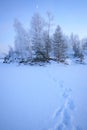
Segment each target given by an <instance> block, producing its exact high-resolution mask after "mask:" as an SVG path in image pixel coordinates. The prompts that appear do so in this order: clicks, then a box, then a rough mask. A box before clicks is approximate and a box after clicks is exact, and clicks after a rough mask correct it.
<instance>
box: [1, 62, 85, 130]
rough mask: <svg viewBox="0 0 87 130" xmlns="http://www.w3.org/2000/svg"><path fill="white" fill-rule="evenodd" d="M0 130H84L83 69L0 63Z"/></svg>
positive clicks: (76, 65) (50, 65)
mask: <svg viewBox="0 0 87 130" xmlns="http://www.w3.org/2000/svg"><path fill="white" fill-rule="evenodd" d="M0 130H87V65H81V64H71V65H62V64H57V63H52V64H48V65H45V66H28V65H21V66H19V65H16V64H2V63H0Z"/></svg>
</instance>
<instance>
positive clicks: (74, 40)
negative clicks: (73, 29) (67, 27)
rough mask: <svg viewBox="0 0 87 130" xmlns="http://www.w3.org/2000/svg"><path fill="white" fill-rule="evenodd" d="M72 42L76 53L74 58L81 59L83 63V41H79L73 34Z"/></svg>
mask: <svg viewBox="0 0 87 130" xmlns="http://www.w3.org/2000/svg"><path fill="white" fill-rule="evenodd" d="M70 40H71V44H72V49H73V52H74V57H76V58H79V61H80V62H83V59H84V54H83V47H82V45H81V41H80V40H79V37H78V35H73V34H71V38H70Z"/></svg>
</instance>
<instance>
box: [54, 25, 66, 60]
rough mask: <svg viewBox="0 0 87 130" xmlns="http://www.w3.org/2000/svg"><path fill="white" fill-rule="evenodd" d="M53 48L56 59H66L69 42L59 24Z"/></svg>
mask: <svg viewBox="0 0 87 130" xmlns="http://www.w3.org/2000/svg"><path fill="white" fill-rule="evenodd" d="M53 48H54V57H55V59H56V60H57V61H58V62H64V61H65V59H66V51H67V44H66V40H65V39H64V35H63V32H62V30H61V27H60V26H59V25H58V26H57V28H56V30H55V33H54V35H53Z"/></svg>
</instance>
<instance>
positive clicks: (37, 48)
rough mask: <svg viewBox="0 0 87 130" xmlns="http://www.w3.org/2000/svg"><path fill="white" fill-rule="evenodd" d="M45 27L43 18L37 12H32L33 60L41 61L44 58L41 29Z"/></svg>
mask: <svg viewBox="0 0 87 130" xmlns="http://www.w3.org/2000/svg"><path fill="white" fill-rule="evenodd" d="M44 27H45V22H44V19H43V18H42V17H41V16H40V15H39V14H38V13H36V14H34V15H33V17H32V19H31V29H30V30H31V41H32V48H33V58H34V60H37V61H39V60H40V61H41V60H44V58H45V52H44V42H43V31H44Z"/></svg>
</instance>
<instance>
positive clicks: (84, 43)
mask: <svg viewBox="0 0 87 130" xmlns="http://www.w3.org/2000/svg"><path fill="white" fill-rule="evenodd" d="M81 43H82V47H83V50H84V51H87V38H83V39H82V41H81Z"/></svg>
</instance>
